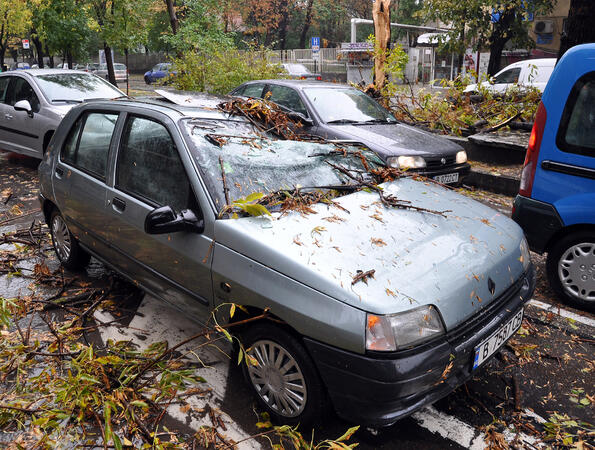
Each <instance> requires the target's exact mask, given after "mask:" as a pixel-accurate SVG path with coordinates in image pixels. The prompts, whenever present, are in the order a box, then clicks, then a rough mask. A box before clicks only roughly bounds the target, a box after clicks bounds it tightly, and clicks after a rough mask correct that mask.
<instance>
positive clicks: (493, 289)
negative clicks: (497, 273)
mask: <svg viewBox="0 0 595 450" xmlns="http://www.w3.org/2000/svg"><path fill="white" fill-rule="evenodd" d="M488 289H489V290H490V294H492V295H494V292H496V283H494V280H492V279H491V278H489V277H488Z"/></svg>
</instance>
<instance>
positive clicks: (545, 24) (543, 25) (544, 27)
mask: <svg viewBox="0 0 595 450" xmlns="http://www.w3.org/2000/svg"><path fill="white" fill-rule="evenodd" d="M533 30H534V31H535V32H536V33H537V34H549V33H553V32H554V21H553V20H536V21H535V25H533Z"/></svg>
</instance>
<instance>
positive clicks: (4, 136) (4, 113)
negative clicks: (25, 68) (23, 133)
mask: <svg viewBox="0 0 595 450" xmlns="http://www.w3.org/2000/svg"><path fill="white" fill-rule="evenodd" d="M12 78H13V77H9V76H3V77H0V150H12V149H13V147H12V145H13V144H12V143H11V137H13V133H12V129H11V128H10V126H9V124H10V120H11V118H12V117H14V115H13V111H14V108H13V107H12V106H10V105H9V104H8V103H7V96H8V85H9V84H10V80H12Z"/></svg>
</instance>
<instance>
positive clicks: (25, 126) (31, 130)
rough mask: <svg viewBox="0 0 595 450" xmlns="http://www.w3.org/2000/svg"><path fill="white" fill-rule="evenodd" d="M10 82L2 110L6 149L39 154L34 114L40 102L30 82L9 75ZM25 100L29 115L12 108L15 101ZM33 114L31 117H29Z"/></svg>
mask: <svg viewBox="0 0 595 450" xmlns="http://www.w3.org/2000/svg"><path fill="white" fill-rule="evenodd" d="M9 78H10V82H9V85H8V88H7V92H6V96H5V100H4V102H5V106H6V107H5V108H4V111H3V117H2V118H3V120H2V122H3V125H2V127H3V130H4V131H5V132H6V133H7V134H6V142H7V143H8V144H9V145H8V147H9V148H8V149H9V150H12V151H14V152H18V153H23V154H26V155H30V156H41V155H39V151H40V150H41V144H40V142H41V140H42V139H43V137H42V136H41V134H42V133H41V130H40V129H39V123H38V121H37V120H36V117H35V115H36V114H37V113H39V110H40V107H41V103H40V101H39V97H38V96H37V94H36V93H35V91H34V89H33V87H32V86H31V84H30V83H29V82H28V81H27V80H26V79H25V78H23V77H21V76H13V77H9ZM21 100H27V101H28V102H29V104H30V105H31V108H32V114H31V115H30V114H29V113H27V112H26V111H17V110H15V109H14V105H15V103H17V102H18V101H21ZM31 116H33V117H31Z"/></svg>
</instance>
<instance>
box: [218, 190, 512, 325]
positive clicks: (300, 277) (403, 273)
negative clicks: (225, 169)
mask: <svg viewBox="0 0 595 450" xmlns="http://www.w3.org/2000/svg"><path fill="white" fill-rule="evenodd" d="M383 186H384V188H385V192H386V193H387V194H392V195H395V196H396V197H397V198H399V199H401V200H403V201H410V202H411V204H412V205H414V206H417V207H420V208H426V209H432V210H450V212H445V213H444V214H445V217H442V216H441V215H438V214H432V213H427V212H420V211H413V210H404V209H396V208H385V207H383V206H382V205H381V204H380V202H379V197H378V194H376V193H373V192H364V191H360V192H356V193H353V194H350V195H346V196H344V197H341V198H339V199H337V200H336V202H337V203H338V204H339V205H340V206H341V208H337V207H333V206H329V205H323V204H317V205H314V206H313V209H314V210H315V211H316V214H308V215H301V214H299V213H297V212H290V213H288V214H285V215H279V214H274V215H273V216H274V220H270V219H269V218H265V217H248V218H241V219H237V220H234V219H226V220H218V221H216V225H215V236H216V240H217V242H218V243H220V244H222V245H225V246H227V247H229V248H231V249H233V250H235V251H236V252H239V253H241V254H243V255H245V256H247V257H249V258H251V259H253V260H255V261H257V262H259V263H261V264H263V265H266V266H268V267H270V268H271V269H272V270H275V271H277V272H280V273H282V274H284V275H286V276H288V277H290V278H292V279H294V280H297V281H299V282H301V283H303V284H305V285H307V286H309V287H311V288H313V289H316V290H318V291H319V292H322V293H324V294H326V295H329V296H331V297H333V298H336V299H337V300H340V301H343V302H345V303H347V304H349V305H351V306H353V307H356V308H359V309H362V310H365V311H368V312H372V313H376V314H392V313H398V312H402V311H406V310H409V309H411V308H414V307H416V306H419V305H429V304H432V305H435V306H436V307H437V308H438V310H439V311H440V313H441V314H442V317H443V319H444V322H445V325H446V327H447V329H452V328H453V327H456V326H457V325H459V324H460V323H462V322H463V321H465V320H466V319H467V318H469V317H470V316H472V315H473V314H475V313H476V312H477V311H478V310H480V309H482V308H484V307H486V306H487V305H489V304H490V302H491V301H492V300H493V299H494V298H496V297H498V296H499V295H500V294H501V293H502V292H504V291H505V290H506V289H507V288H508V287H509V286H510V285H511V284H512V283H513V282H514V281H516V280H517V279H518V278H520V277H521V275H522V274H523V264H522V261H521V259H522V258H521V257H520V255H521V254H520V249H519V245H520V243H521V240H522V238H523V234H522V231H521V229H520V227H519V226H518V225H517V224H516V223H514V222H513V221H512V220H510V219H509V218H507V217H505V216H503V215H502V214H501V213H499V212H497V211H495V210H493V209H491V208H489V207H487V206H485V205H483V204H481V203H478V202H476V201H474V200H471V199H469V198H466V197H463V196H461V195H459V194H457V193H455V192H452V191H449V190H446V189H444V188H442V187H440V186H438V185H436V184H433V183H430V182H421V181H415V180H413V179H402V180H397V181H395V182H392V183H389V184H386V185H383ZM343 208H344V209H343ZM370 270H374V277H373V278H369V279H368V280H367V282H364V281H359V282H356V283H354V282H353V280H354V277H355V276H356V275H357V274H358V271H362V272H367V271H370ZM488 278H491V279H492V281H493V282H494V283H495V286H496V288H495V292H494V294H493V295H492V294H491V293H490V290H489V288H488ZM321 307H323V306H322V305H321Z"/></svg>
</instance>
